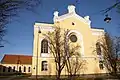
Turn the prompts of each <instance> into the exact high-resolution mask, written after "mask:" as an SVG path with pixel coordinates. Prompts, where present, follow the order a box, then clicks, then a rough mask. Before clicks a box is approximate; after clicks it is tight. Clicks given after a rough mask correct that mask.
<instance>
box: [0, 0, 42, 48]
mask: <svg viewBox="0 0 120 80" xmlns="http://www.w3.org/2000/svg"><path fill="white" fill-rule="evenodd" d="M40 1H41V0H0V46H1V47H2V43H1V41H3V36H4V35H5V31H6V25H7V24H8V23H9V22H10V21H11V19H12V18H13V17H16V16H17V15H18V13H19V11H20V10H22V9H26V10H30V11H34V9H35V8H36V6H38V5H39V4H40V3H41V2H40Z"/></svg>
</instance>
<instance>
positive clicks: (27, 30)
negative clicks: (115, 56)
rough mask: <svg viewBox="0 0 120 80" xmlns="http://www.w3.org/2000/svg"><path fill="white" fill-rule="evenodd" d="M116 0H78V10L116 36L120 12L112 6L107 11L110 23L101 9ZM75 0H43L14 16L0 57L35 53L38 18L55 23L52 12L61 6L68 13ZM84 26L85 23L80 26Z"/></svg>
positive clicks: (119, 30) (0, 50)
mask: <svg viewBox="0 0 120 80" xmlns="http://www.w3.org/2000/svg"><path fill="white" fill-rule="evenodd" d="M115 1H116V0H79V1H78V4H75V6H76V12H77V14H79V15H80V16H82V17H84V16H86V15H88V16H90V19H91V21H92V24H91V27H96V28H104V29H105V30H106V31H107V32H109V33H110V34H111V35H113V36H120V22H119V21H120V14H118V13H116V9H113V10H112V11H110V12H109V13H108V14H109V16H110V17H111V18H112V21H111V22H110V23H105V22H104V18H105V16H104V15H103V14H101V13H100V11H101V10H103V9H105V8H107V7H109V6H111V5H113V4H114V3H115ZM74 3H75V0H42V4H41V5H40V6H39V7H37V8H36V12H35V13H33V12H30V11H21V12H19V17H17V18H13V22H11V23H10V24H8V25H7V26H8V27H7V34H6V36H5V37H4V39H5V40H7V41H8V43H5V44H4V47H3V48H0V59H2V57H3V55H4V54H25V55H32V51H33V25H34V23H35V22H48V23H53V12H54V11H55V10H58V11H59V13H60V15H62V14H64V13H67V6H68V5H70V4H74ZM81 27H82V26H81Z"/></svg>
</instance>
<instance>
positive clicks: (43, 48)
mask: <svg viewBox="0 0 120 80" xmlns="http://www.w3.org/2000/svg"><path fill="white" fill-rule="evenodd" d="M41 53H48V41H47V40H46V39H43V40H42V42H41Z"/></svg>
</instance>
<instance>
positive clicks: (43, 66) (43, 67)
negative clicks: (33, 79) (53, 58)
mask: <svg viewBox="0 0 120 80" xmlns="http://www.w3.org/2000/svg"><path fill="white" fill-rule="evenodd" d="M47 66H48V64H47V61H42V71H47V70H48V69H47Z"/></svg>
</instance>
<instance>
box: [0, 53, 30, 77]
mask: <svg viewBox="0 0 120 80" xmlns="http://www.w3.org/2000/svg"><path fill="white" fill-rule="evenodd" d="M31 66H32V56H29V55H12V54H5V55H4V57H3V59H2V60H1V64H0V74H2V75H4V74H16V73H24V74H31Z"/></svg>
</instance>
